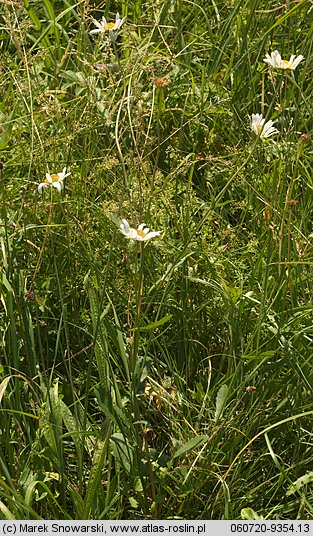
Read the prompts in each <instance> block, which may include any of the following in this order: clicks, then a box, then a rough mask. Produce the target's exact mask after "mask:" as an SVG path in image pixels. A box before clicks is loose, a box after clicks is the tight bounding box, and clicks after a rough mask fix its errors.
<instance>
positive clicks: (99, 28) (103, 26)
mask: <svg viewBox="0 0 313 536" xmlns="http://www.w3.org/2000/svg"><path fill="white" fill-rule="evenodd" d="M125 18H126V17H123V18H122V19H121V18H120V16H119V14H118V13H116V17H115V22H107V20H106V18H105V17H102V19H101V21H100V22H99V21H97V20H95V19H93V22H94V24H95V25H96V28H94V29H93V30H91V31H90V32H89V33H90V34H97V33H101V34H106V33H107V32H109V35H110V38H111V39H112V40H115V39H116V37H117V33H116V32H118V30H119V29H120V28H121V27H122V25H123V24H124V21H125ZM114 32H115V33H114Z"/></svg>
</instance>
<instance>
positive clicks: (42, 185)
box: [38, 182, 47, 194]
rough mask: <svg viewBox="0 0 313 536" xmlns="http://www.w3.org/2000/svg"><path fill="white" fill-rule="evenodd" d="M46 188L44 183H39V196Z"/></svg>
mask: <svg viewBox="0 0 313 536" xmlns="http://www.w3.org/2000/svg"><path fill="white" fill-rule="evenodd" d="M46 187H47V185H46V183H45V182H41V183H40V184H39V186H38V192H39V193H40V194H41V192H42V190H43V188H46Z"/></svg>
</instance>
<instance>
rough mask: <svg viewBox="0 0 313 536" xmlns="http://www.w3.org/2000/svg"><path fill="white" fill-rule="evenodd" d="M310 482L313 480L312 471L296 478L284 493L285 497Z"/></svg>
mask: <svg viewBox="0 0 313 536" xmlns="http://www.w3.org/2000/svg"><path fill="white" fill-rule="evenodd" d="M310 482H313V471H309V472H308V473H306V474H305V475H303V476H300V478H297V480H295V481H294V482H293V483H292V484H291V485H290V486H289V488H288V490H287V492H286V495H287V497H288V496H289V495H293V494H294V493H296V492H297V491H299V490H300V489H301V488H302V486H305V485H306V484H309V483H310Z"/></svg>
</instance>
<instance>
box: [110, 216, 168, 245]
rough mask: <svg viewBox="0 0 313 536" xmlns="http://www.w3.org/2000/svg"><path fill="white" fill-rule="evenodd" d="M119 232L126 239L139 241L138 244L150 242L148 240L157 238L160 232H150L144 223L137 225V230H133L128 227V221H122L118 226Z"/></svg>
mask: <svg viewBox="0 0 313 536" xmlns="http://www.w3.org/2000/svg"><path fill="white" fill-rule="evenodd" d="M119 230H120V231H121V233H122V234H123V235H124V236H126V238H131V239H132V240H139V242H143V241H145V240H150V238H154V237H155V236H159V234H160V233H161V231H150V232H149V227H146V224H145V223H141V224H140V225H138V229H134V228H133V227H130V225H129V223H128V221H126V220H122V221H121V223H120V224H119Z"/></svg>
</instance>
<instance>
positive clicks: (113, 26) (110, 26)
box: [108, 22, 115, 31]
mask: <svg viewBox="0 0 313 536" xmlns="http://www.w3.org/2000/svg"><path fill="white" fill-rule="evenodd" d="M114 28H115V22H108V30H109V31H110V30H114Z"/></svg>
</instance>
